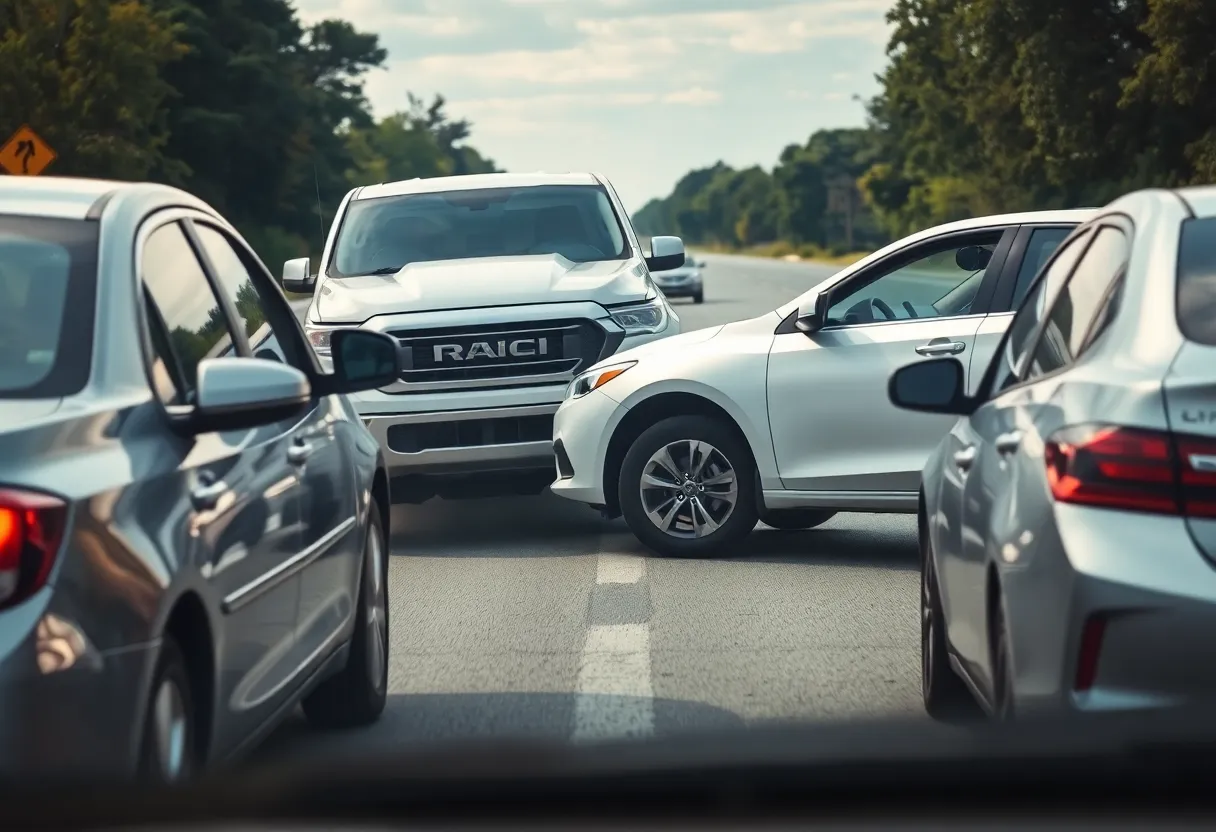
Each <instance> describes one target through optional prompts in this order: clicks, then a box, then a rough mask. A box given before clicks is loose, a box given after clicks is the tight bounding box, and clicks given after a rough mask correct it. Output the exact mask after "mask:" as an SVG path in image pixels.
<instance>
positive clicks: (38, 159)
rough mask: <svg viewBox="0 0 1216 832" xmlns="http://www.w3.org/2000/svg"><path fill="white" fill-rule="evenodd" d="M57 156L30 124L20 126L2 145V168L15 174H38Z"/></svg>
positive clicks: (0, 150) (0, 159)
mask: <svg viewBox="0 0 1216 832" xmlns="http://www.w3.org/2000/svg"><path fill="white" fill-rule="evenodd" d="M55 158H56V153H55V151H53V150H51V146H50V145H49V144H47V143H46V142H44V141H43V140H42V137H41V136H39V135H38V134H37V133H35V132H34V130H33V128H31V127H30V126H29V125H28V124H23V125H22V126H21V127H20V128H18V130H17V132H16V133H14V134H13V135H11V136H9V139H8V141H7V142H5V143H4V145H3V146H2V147H0V168H4V170H5V171H7V172H8V173H9V174H11V175H13V176H37V175H38V174H40V173H42V172H43V171H44V170H46V169H47V167H48V166H49V165H50V164H51V162H53V161H55Z"/></svg>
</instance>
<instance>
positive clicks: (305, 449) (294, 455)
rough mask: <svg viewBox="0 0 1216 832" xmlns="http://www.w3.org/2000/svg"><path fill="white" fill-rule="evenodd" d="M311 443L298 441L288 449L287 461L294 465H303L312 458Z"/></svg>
mask: <svg viewBox="0 0 1216 832" xmlns="http://www.w3.org/2000/svg"><path fill="white" fill-rule="evenodd" d="M312 450H313V445H312V443H311V442H304V441H296V442H293V443H292V445H291V447H290V448H288V449H287V461H288V462H290V463H291V464H292V465H303V464H304V463H305V462H307V461H308V458H309V457H310V456H312Z"/></svg>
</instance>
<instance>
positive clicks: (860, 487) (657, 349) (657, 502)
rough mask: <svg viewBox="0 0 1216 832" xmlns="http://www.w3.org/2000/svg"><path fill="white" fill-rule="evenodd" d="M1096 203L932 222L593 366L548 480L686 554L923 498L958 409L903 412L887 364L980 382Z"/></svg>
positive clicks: (571, 402)
mask: <svg viewBox="0 0 1216 832" xmlns="http://www.w3.org/2000/svg"><path fill="white" fill-rule="evenodd" d="M1090 216H1092V212H1091V211H1089V210H1075V211H1054V212H1036V213H1024V214H1006V215H1001V216H992V217H982V218H977V219H971V220H965V221H962V222H956V223H951V224H949V225H942V226H938V227H936V228H931V229H928V230H926V231H922V232H920V233H917V234H914V235H912V236H910V237H907V238H905V239H903V240H900V241H898V242H896V243H893V244H891V245H889V246H887V247H886V248H884V249H882V250H880V251H877V252H875V253H874V254H871V255H870V256H868V257H866V258H865V259H863V260H861V261H859V262H858V263H856V264H854V265H852V266H850V267H848V268H846V269H844V270H842V271H840V272H839V273H837V274H836V275H834V276H832V277H830V278H828V279H827V280H826V281H823V282H822V283H820V284H819V285H818V286H815V287H813V288H810V290H809V291H807V292H806V293H805V294H804V295H802V296H801V297H798V298H796V299H795V300H793V301H791V302H790V303H788V304H786V305H785V306H783V307H781V308H780V309H777V310H776V311H774V312H770V313H768V314H766V315H762V316H760V317H758V318H753V319H751V320H746V321H739V322H737V323H732V324H726V325H725V326H717V327H711V328H709V329H702V330H699V331H696V332H689V333H685V334H683V335H679V336H676V337H674V338H667V339H664V340H663V341H661V342H657V343H654V344H649V345H646V346H644V347H641V348H638V349H634V350H630V351H628V352H623V353H620V354H618V355H615V356H613V357H612V358H610V359H607V360H604V361H601V362H599V363H597V364H596V365H595V366H594V367H591V368H589V369H588V370H587V371H586V372H583V373H581V374H580V375H579V376H578V377H577V378H576V379H574V381H573V382H571V384H570V386H569V388H568V389H567V391H566V399H565V401H564V402H563V403H562V406H561V408H560V409H559V410H558V411H557V416H556V418H555V420H554V430H553V446H554V452H555V454H556V457H557V465H558V478H557V480H556V481H555V482H554V483H553V484H552V486H551V487H552V489H553V492H554V493H555V494H558V495H560V496H563V497H567V498H569V499H572V500H577V501H579V502H583V503H588V504H590V505H592V506H595V507H598V508H600V509H601V510H602V511H604V512H605V514H607V515H608V516H610V517H612V516H617V515H622V514H623V515H624V517H625V520H626V522H627V523H628V524H629V527H630V529H632V530H633V532H634V534H636V535H637V536H638V538H639V539H640V540H641V541H642V542H643V543H644V544H646V545H647V546H649V547H650V548H651V549H654V550H655V551H657V552H660V553H662V554H669V555H686V556H701V555H707V554H711V553H714V552H719V551H722V550H723V548H724V547H728V546H730V545H731V544H733V543H737V542H738V541H740V540H741V539H742V538H743V537H744V536H745V535H747V534H748V533H749V532H750V531H751V530H752V529H753V528H754V527H755V525H756V520H757V519H761V520H763V521H764V522H765V523H766V524H768V525H770V526H774V527H776V528H780V529H805V528H811V527H813V526H817V525H819V524H821V523H823V522H825V521H826V520H827V519H828V518H830V517H831V516H832V515H833V514H835V513H836V512H837V511H866V512H899V513H915V512H916V509H917V490H918V489H919V487H920V473H921V469H922V468H923V467H924V465H925V461H926V460H927V459H928V457H929V454H930V453H931V452H932V451H933V449H934V447H935V446H936V445H937V443H938V442H939V441H940V440H941V438H942V436H944V435H945V434H946V432H947V431H948V430H949V429H950V425H951V424H952V422H953V419H952V418H951V417H948V416H941V415H931V414H920V413H907V412H905V411H902V410H899V409H898V408H896V407H895V406H894V405H893V404H891V402H890V400H889V399H888V397H887V379H888V377H889V376H890V374H891V372H892V371H894V370H895V369H896V368H897V367H899V366H901V365H903V364H905V363H907V362H908V360H909V359H915V358H916V357H917V356H918V355H919V356H924V357H933V356H943V355H951V356H956V357H957V358H959V360H960V361H962V363H963V365H964V366H965V367H968V368H970V369H969V375H968V383H969V385H971V387H974V384H975V382H976V380H977V377H978V374H982V373H983V371H984V369H985V368H986V367H987V366H988V362H989V359H990V358H991V357H992V354H993V351H994V350H995V349H996V345H997V342H998V341H999V340H1000V338H1001V335H1002V334H1003V333H1004V331H1005V329H1006V327H1007V326H1008V325H1009V320H1010V318H1011V317H1012V312H1011V310H1012V309H1014V308H1016V304H1017V302H1018V301H1020V300H1021V297H1022V295H1023V294H1024V292H1025V290H1026V288H1027V287H1028V286H1029V285H1030V281H1031V279H1032V278H1033V277H1034V275H1035V274H1036V273H1037V272H1038V269H1039V267H1040V265H1041V264H1042V263H1043V262H1044V261H1045V260H1046V259H1047V257H1048V256H1049V255H1050V254H1051V252H1052V251H1053V250H1054V248H1055V246H1057V245H1058V244H1059V243H1060V242H1061V241H1062V240H1063V239H1064V238H1065V237H1066V236H1067V235H1068V234H1069V232H1070V231H1071V230H1072V229H1073V228H1075V227H1076V226H1077V225H1078V224H1080V223H1081V222H1084V221H1085V220H1087V219H1089V217H1090Z"/></svg>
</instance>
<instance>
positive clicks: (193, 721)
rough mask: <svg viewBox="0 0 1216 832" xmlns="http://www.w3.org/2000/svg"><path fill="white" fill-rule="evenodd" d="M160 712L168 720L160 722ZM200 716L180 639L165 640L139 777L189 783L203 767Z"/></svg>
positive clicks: (151, 696)
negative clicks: (199, 745) (200, 760)
mask: <svg viewBox="0 0 1216 832" xmlns="http://www.w3.org/2000/svg"><path fill="white" fill-rule="evenodd" d="M158 711H160V715H161V716H165V717H167V719H166V720H161V719H158ZM197 726H198V720H197V714H195V712H194V697H193V695H192V688H191V685H190V674H189V673H188V672H187V670H186V659H185V656H184V654H183V653H182V649H181V648H180V647H179V646H178V644H177V641H176V639H174V638H173V636H171V635H165V636H163V637H162V640H161V646H160V655H159V656H158V657H157V660H156V673H155V675H154V676H153V677H152V687H151V689H150V692H149V694H148V703H147V705H146V706H145V708H144V728H143V738H142V739H141V740H140V744H139V777H140V779H142V780H148V781H151V782H153V783H180V782H183V781H185V780H189V779H190V778H191V777H192V776H193V775H194V773H195V770H196V769H197V768H198V767H199V759H198V751H197V749H198V743H197V736H196V730H197Z"/></svg>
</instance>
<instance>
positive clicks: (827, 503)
mask: <svg viewBox="0 0 1216 832" xmlns="http://www.w3.org/2000/svg"><path fill="white" fill-rule="evenodd" d="M918 503H919V497H918V495H917V493H916V492H915V491H789V490H787V489H779V490H776V489H775V490H767V489H766V490H765V491H764V506H765V508H769V509H782V508H834V509H837V510H839V511H880V512H891V513H896V514H915V513H916V510H917V507H918Z"/></svg>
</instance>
